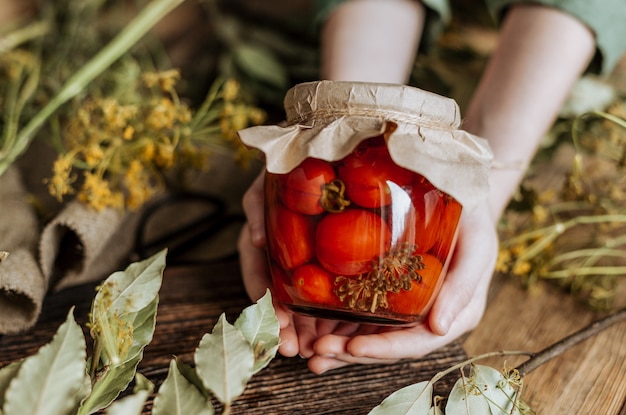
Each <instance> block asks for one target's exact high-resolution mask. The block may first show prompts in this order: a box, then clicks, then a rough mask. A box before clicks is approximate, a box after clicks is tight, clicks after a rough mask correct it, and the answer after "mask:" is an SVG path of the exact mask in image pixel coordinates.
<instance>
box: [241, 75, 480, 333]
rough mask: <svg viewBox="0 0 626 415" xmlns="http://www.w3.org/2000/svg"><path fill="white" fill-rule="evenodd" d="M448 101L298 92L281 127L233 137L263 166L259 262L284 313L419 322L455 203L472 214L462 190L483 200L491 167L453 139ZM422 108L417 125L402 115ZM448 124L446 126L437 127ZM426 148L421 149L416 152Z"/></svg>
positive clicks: (354, 88) (363, 87)
mask: <svg viewBox="0 0 626 415" xmlns="http://www.w3.org/2000/svg"><path fill="white" fill-rule="evenodd" d="M397 94H401V95H402V96H403V99H404V101H405V102H404V104H402V102H401V103H400V105H404V106H405V107H404V109H403V110H402V111H399V110H398V108H397V107H398V105H399V103H398V97H397ZM407 96H408V98H409V99H408V100H407ZM417 97H419V98H421V100H420V103H418V102H416V101H414V99H415V98H417ZM425 98H426V99H425ZM450 101H452V100H449V99H447V98H443V97H439V96H436V95H434V94H429V93H427V92H425V91H421V90H419V89H416V88H409V87H405V86H398V85H380V84H365V83H346V82H329V81H323V82H318V83H309V84H301V85H298V86H296V87H294V88H293V89H292V90H290V91H289V93H288V94H287V97H286V100H285V107H286V110H287V123H288V124H287V125H286V126H273V127H270V126H266V127H252V128H250V129H246V130H243V131H241V132H240V137H241V138H242V140H243V141H244V143H246V144H247V145H249V146H253V147H256V148H260V149H262V150H264V152H265V155H266V160H267V171H266V173H265V207H264V208H265V218H266V235H267V242H268V245H267V251H268V259H269V262H270V271H271V274H272V283H273V293H274V296H275V297H276V298H277V299H278V300H279V301H280V302H281V303H282V304H284V305H285V306H286V307H287V308H289V309H291V310H292V311H294V312H297V313H302V314H306V315H311V316H316V317H322V318H330V319H338V320H344V321H352V322H361V323H370V324H382V325H410V324H415V323H418V322H420V321H422V320H423V319H424V318H425V317H426V315H427V313H428V311H429V309H430V307H431V306H432V304H433V302H434V301H435V298H436V296H437V294H438V292H439V289H440V287H441V285H442V283H443V280H444V278H445V274H446V269H447V267H448V264H449V263H450V259H451V257H452V252H453V250H454V245H455V241H456V235H457V228H458V223H459V219H460V216H461V211H462V210H463V209H464V207H463V206H464V204H463V203H462V200H461V199H459V196H460V197H461V198H462V199H465V201H466V203H468V204H470V205H471V204H475V203H476V201H477V200H479V199H480V197H478V196H479V195H478V194H476V193H474V194H473V195H472V196H471V197H469V196H468V192H467V186H469V187H471V189H472V190H473V192H478V193H481V194H483V196H484V195H485V194H486V191H485V189H486V187H485V184H486V169H488V164H489V161H490V159H491V158H490V155H491V153H490V152H489V151H488V147H486V143H485V142H484V140H482V139H480V138H478V137H473V136H471V135H469V134H467V133H465V132H462V131H460V130H456V129H450V125H454V123H455V119H454V118H455V117H458V111H456V110H454V109H455V108H456V104H454V106H453V108H452V109H453V111H452V112H450V108H449V102H450ZM425 102H426V103H430V104H431V106H433V102H434V103H436V104H439V105H438V106H436V105H435V106H434V110H433V111H432V112H431V113H430V115H425V113H423V114H422V115H421V117H419V118H416V117H415V116H414V113H413V112H411V108H414V106H415V105H419V108H420V109H421V110H422V111H423V110H424V109H425V105H424V103H425ZM442 102H444V103H446V105H447V106H446V107H444V108H443V109H442V108H441V105H440V104H441V103H442ZM452 102H454V101H452ZM443 112H445V114H444V115H445V116H446V117H444V118H442V117H441V113H443ZM402 114H405V115H406V116H402ZM450 114H452V117H453V119H452V122H450V123H445V122H443V123H442V121H445V120H446V119H447V118H448V117H450ZM433 117H434V118H433ZM433 119H434V120H435V121H436V122H433ZM416 120H417V121H419V123H418V122H416ZM427 121H428V122H427ZM456 122H457V125H458V121H456ZM347 126H348V127H350V128H349V132H348V133H346V128H347ZM427 130H433V131H435V130H436V131H439V132H444V136H445V135H447V136H448V137H447V138H446V140H449V141H450V142H446V141H441V139H440V138H441V137H437V134H435V133H434V132H432V131H427ZM455 136H459V137H463V139H461V140H459V139H458V138H457V137H455ZM425 140H428V141H429V144H430V146H429V147H428V146H426V147H425V146H423V145H418V146H417V147H416V143H418V144H419V143H423V142H424V141H425ZM467 140H469V142H471V143H472V144H473V147H474V148H473V149H469V150H468V148H467V144H468V141H467ZM432 141H434V143H433V142H432ZM459 145H462V146H463V147H465V148H462V149H460V148H459V147H460V146H459ZM433 149H435V150H436V151H433ZM461 150H463V154H464V157H465V158H466V160H465V161H463V162H460V161H459V159H458V155H459V153H460V151H461ZM451 155H453V157H455V158H456V160H454V159H448V157H450V156H451ZM277 159H278V160H277ZM442 166H443V168H442ZM459 174H461V176H458V175H459ZM467 174H470V175H476V174H477V175H478V177H471V178H470V179H468V178H467V177H466V175H467ZM450 175H453V176H452V178H453V179H454V180H451V177H450ZM454 175H457V176H456V177H454ZM433 177H434V178H435V180H436V182H435V183H437V184H434V180H433ZM451 183H452V185H451ZM459 185H461V186H459ZM442 187H443V188H442ZM453 193H456V196H453V195H452V194H453ZM470 193H471V192H470Z"/></svg>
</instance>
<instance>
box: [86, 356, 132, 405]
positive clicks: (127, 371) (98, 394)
mask: <svg viewBox="0 0 626 415" xmlns="http://www.w3.org/2000/svg"><path fill="white" fill-rule="evenodd" d="M142 358H143V352H142V353H139V354H138V355H137V356H135V357H134V358H133V359H132V360H129V361H127V362H125V363H123V364H121V365H118V366H112V367H110V368H109V369H108V370H105V371H104V372H103V373H102V374H101V375H100V376H99V377H98V378H97V380H96V382H95V383H94V384H93V388H92V391H91V394H90V395H89V396H88V397H87V399H85V400H84V402H83V403H82V405H81V406H80V408H79V410H78V415H87V414H93V413H95V412H97V411H99V410H101V409H104V408H106V407H108V406H109V405H111V403H112V402H113V401H114V400H115V399H117V397H118V396H119V395H120V393H121V392H122V391H124V390H126V388H127V387H128V385H129V384H130V382H131V381H132V380H133V378H134V377H135V374H136V373H137V365H138V364H139V362H140V361H141V359H142Z"/></svg>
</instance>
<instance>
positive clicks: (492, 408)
mask: <svg viewBox="0 0 626 415" xmlns="http://www.w3.org/2000/svg"><path fill="white" fill-rule="evenodd" d="M623 321H626V309H621V310H618V311H616V312H614V313H612V314H610V315H608V316H606V317H604V318H602V319H600V320H598V321H596V322H594V323H592V324H590V325H588V326H587V327H584V328H582V329H581V330H579V331H577V332H575V333H573V334H571V335H569V336H567V337H565V338H564V339H562V340H560V341H558V342H556V343H554V344H552V345H550V346H548V347H546V348H545V349H543V350H541V351H539V352H526V351H498V352H490V353H485V354H482V355H479V356H475V357H472V358H470V359H468V360H465V361H463V362H460V363H458V364H456V365H454V366H451V367H450V368H448V369H446V370H443V371H441V372H439V373H437V374H436V375H435V376H433V377H432V378H431V379H430V380H428V381H423V382H419V383H416V384H413V385H409V386H406V387H404V388H402V389H400V390H398V391H396V392H394V393H392V394H391V395H389V396H388V397H387V398H385V400H383V402H381V404H380V405H378V406H377V407H375V408H374V409H372V411H370V412H369V414H368V415H423V414H428V415H443V414H444V412H443V411H442V410H441V408H440V403H441V401H443V400H444V399H443V398H441V397H433V385H434V384H435V383H436V382H438V381H439V380H441V379H442V378H444V377H445V376H447V375H449V374H450V373H453V372H455V371H457V370H460V371H461V377H460V378H459V379H458V380H457V381H456V383H455V384H454V387H453V388H452V391H451V392H450V395H449V396H448V398H447V403H446V406H445V414H446V415H470V414H491V415H498V414H500V415H511V414H532V413H534V412H533V411H532V409H531V408H530V407H528V405H526V403H524V402H523V401H522V400H521V391H522V389H523V377H524V376H526V375H527V374H529V373H530V372H532V371H533V370H535V369H537V368H538V367H540V366H541V365H543V364H544V363H546V362H548V361H549V360H551V359H553V358H555V357H557V356H559V355H561V354H562V353H563V352H565V351H566V350H568V349H570V348H571V347H573V346H575V345H577V344H579V343H580V342H582V341H584V340H586V339H588V338H590V337H592V336H594V335H596V334H598V333H600V332H601V331H603V330H605V329H607V328H609V327H611V326H613V325H615V324H617V323H620V322H623ZM519 355H522V356H528V357H529V359H527V360H526V361H525V362H524V363H522V364H521V365H520V366H518V367H517V368H514V369H507V368H506V367H505V368H504V369H503V370H502V371H501V372H499V371H497V370H496V369H494V368H492V367H489V366H484V365H478V364H476V362H477V361H480V360H484V359H486V358H491V357H504V356H519ZM467 366H469V367H470V372H469V375H465V373H464V372H463V369H465V368H466V367H467Z"/></svg>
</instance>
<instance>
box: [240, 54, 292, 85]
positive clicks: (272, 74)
mask: <svg viewBox="0 0 626 415" xmlns="http://www.w3.org/2000/svg"><path fill="white" fill-rule="evenodd" d="M233 59H234V62H235V64H236V65H237V67H238V68H239V69H240V70H241V71H242V72H244V73H245V74H246V75H247V76H249V77H251V78H253V79H258V80H261V81H263V82H266V83H268V84H271V85H274V86H277V87H279V88H285V87H286V86H287V84H288V82H289V78H288V75H287V71H286V70H285V68H284V67H283V65H282V64H281V63H280V62H279V61H278V59H276V57H275V56H274V54H273V53H272V51H271V50H269V49H267V48H266V47H264V46H261V45H253V44H248V43H240V44H239V45H237V46H236V47H235V48H234V49H233Z"/></svg>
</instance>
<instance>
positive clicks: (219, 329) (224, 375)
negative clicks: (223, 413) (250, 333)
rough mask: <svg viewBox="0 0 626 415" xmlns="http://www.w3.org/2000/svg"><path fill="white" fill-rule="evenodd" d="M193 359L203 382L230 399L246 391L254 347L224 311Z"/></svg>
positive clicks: (252, 364) (222, 398)
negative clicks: (228, 319) (227, 318)
mask: <svg viewBox="0 0 626 415" xmlns="http://www.w3.org/2000/svg"><path fill="white" fill-rule="evenodd" d="M194 360H195V363H196V371H197V373H198V376H199V377H200V379H202V383H203V385H204V386H205V387H206V388H207V389H209V390H210V391H211V392H213V394H214V395H215V397H216V398H217V399H219V400H220V402H222V403H230V402H232V401H233V400H234V399H235V398H236V397H238V396H239V395H241V394H242V393H243V391H244V389H245V387H246V384H247V383H248V380H250V378H251V377H252V374H253V366H254V350H253V349H252V346H251V345H250V343H248V341H247V340H246V339H245V338H244V337H243V334H241V332H240V331H239V330H238V329H237V328H235V327H234V326H233V325H231V324H230V323H229V322H228V321H227V320H226V316H225V315H224V314H222V315H221V316H220V318H219V320H218V322H217V324H216V325H215V327H214V328H213V331H212V332H211V333H207V334H205V335H204V336H203V337H202V340H200V344H199V345H198V347H197V349H196V351H195V354H194Z"/></svg>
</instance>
